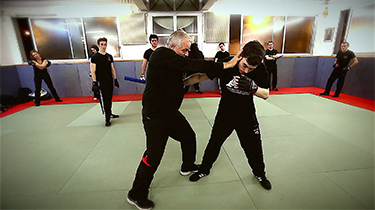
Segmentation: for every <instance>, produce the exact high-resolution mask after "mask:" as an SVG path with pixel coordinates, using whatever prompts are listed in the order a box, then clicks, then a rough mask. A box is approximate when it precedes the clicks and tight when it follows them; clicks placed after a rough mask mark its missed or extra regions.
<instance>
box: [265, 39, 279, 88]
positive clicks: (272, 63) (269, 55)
mask: <svg viewBox="0 0 375 210" xmlns="http://www.w3.org/2000/svg"><path fill="white" fill-rule="evenodd" d="M273 44H274V43H273V41H269V42H268V49H267V50H266V60H265V64H266V67H267V70H268V77H269V81H270V89H272V90H274V91H279V89H277V64H276V61H277V59H278V58H280V57H281V55H279V54H278V53H279V52H278V51H277V50H276V49H274V48H273ZM271 75H272V76H271ZM271 79H272V82H271Z"/></svg>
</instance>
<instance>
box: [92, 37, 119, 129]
mask: <svg viewBox="0 0 375 210" xmlns="http://www.w3.org/2000/svg"><path fill="white" fill-rule="evenodd" d="M97 43H98V46H99V52H98V53H95V54H94V55H93V56H92V57H91V63H90V70H91V76H92V81H93V82H92V91H93V92H94V94H97V95H98V96H99V100H100V106H101V108H102V112H103V114H104V116H105V126H107V127H108V126H111V118H118V117H119V115H115V114H112V96H113V82H114V86H115V87H116V88H119V87H120V84H119V83H118V81H117V76H116V69H115V67H114V65H113V57H112V55H111V54H108V53H107V52H106V49H107V38H105V37H102V38H99V39H98V40H97Z"/></svg>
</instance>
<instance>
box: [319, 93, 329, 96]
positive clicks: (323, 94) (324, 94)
mask: <svg viewBox="0 0 375 210" xmlns="http://www.w3.org/2000/svg"><path fill="white" fill-rule="evenodd" d="M320 95H321V96H328V95H329V94H328V93H326V92H323V93H320Z"/></svg>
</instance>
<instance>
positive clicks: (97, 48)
mask: <svg viewBox="0 0 375 210" xmlns="http://www.w3.org/2000/svg"><path fill="white" fill-rule="evenodd" d="M90 50H91V52H92V54H91V56H90V58H89V60H91V57H92V56H93V55H94V54H95V53H97V52H99V47H98V46H97V45H96V44H93V45H91V47H90ZM89 77H91V71H90V73H89ZM98 98H99V95H98V94H97V92H96V93H95V92H94V100H97V99H98Z"/></svg>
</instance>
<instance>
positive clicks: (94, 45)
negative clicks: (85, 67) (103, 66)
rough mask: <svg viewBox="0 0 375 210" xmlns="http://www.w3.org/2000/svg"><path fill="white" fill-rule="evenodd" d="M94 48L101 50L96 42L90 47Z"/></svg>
mask: <svg viewBox="0 0 375 210" xmlns="http://www.w3.org/2000/svg"><path fill="white" fill-rule="evenodd" d="M91 48H94V49H95V50H96V51H99V47H98V46H97V45H96V44H93V45H91V47H90V49H91Z"/></svg>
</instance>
